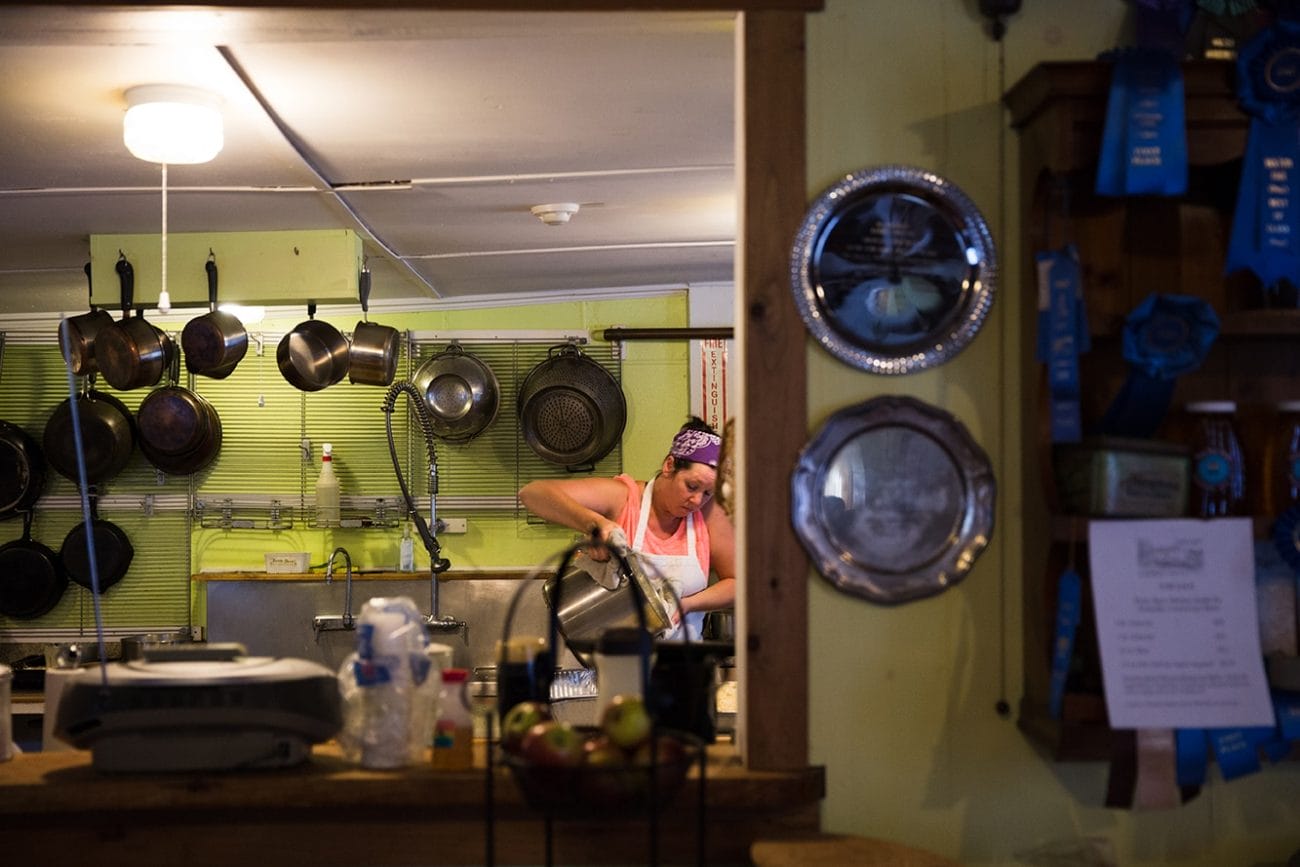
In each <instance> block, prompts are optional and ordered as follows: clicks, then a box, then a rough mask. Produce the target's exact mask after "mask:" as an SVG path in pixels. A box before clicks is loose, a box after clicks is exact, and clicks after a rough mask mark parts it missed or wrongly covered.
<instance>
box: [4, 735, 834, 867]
mask: <svg viewBox="0 0 1300 867" xmlns="http://www.w3.org/2000/svg"><path fill="white" fill-rule="evenodd" d="M476 752H477V756H476V759H477V763H478V766H477V767H476V768H475V769H474V770H472V771H463V772H449V771H435V770H433V768H432V767H431V766H430V765H428V764H421V765H417V766H412V767H409V768H404V769H399V770H391V771H375V770H368V769H365V768H361V767H358V766H357V765H355V764H352V763H350V762H348V761H347V760H345V759H344V758H343V756H342V755H341V753H340V752H339V750H338V748H337V747H336V746H335V745H333V744H325V745H318V746H317V747H316V748H315V749H314V750H313V752H312V755H311V758H310V759H309V760H308V761H307V762H305V763H304V764H302V765H299V766H296V767H293V768H285V769H277V770H264V771H240V772H223V773H175V774H103V773H100V772H98V771H96V770H95V769H94V768H93V766H92V764H91V754H90V753H89V752H86V751H79V750H73V751H61V752H48V753H27V754H20V755H18V756H16V757H15V758H14V759H13V760H11V761H9V762H6V763H0V825H5V826H8V827H10V828H24V829H25V830H24V833H22V834H18V835H16V836H13V835H10V836H9V838H8V840H7V841H6V860H10V859H11V856H12V861H13V863H24V857H23V856H27V857H28V858H30V859H34V860H32V861H31V862H30V863H71V861H70V859H72V858H81V857H85V856H86V855H87V854H88V853H93V854H94V856H95V861H96V864H114V863H122V864H132V865H139V864H141V863H158V860H157V859H160V858H163V857H166V856H167V853H175V857H167V860H176V859H179V860H180V861H181V862H182V863H185V864H187V865H193V864H208V863H211V864H217V863H222V864H230V863H239V862H238V860H236V859H247V858H249V857H253V856H255V857H257V858H258V859H259V860H260V861H262V862H264V863H277V862H278V861H279V860H280V857H279V856H280V855H284V856H285V857H294V858H297V859H299V860H308V861H310V862H311V863H313V864H335V863H338V864H343V863H349V864H352V865H356V864H361V863H367V861H366V857H367V853H370V855H371V856H373V854H374V852H375V851H376V849H375V847H376V846H377V845H379V839H382V840H387V841H397V840H403V841H406V843H405V844H403V845H401V846H396V844H393V845H384V846H383V852H384V854H383V861H384V863H386V864H387V863H391V864H407V863H412V864H414V863H426V864H432V863H482V862H483V861H484V860H485V858H484V854H485V850H484V847H485V846H486V845H488V843H487V840H488V839H489V838H491V840H492V843H491V845H492V846H493V848H494V850H495V855H494V858H498V859H500V860H499V863H540V862H541V861H542V860H544V859H543V858H542V855H541V852H540V850H539V849H538V848H537V847H538V846H542V845H545V840H546V836H545V834H544V830H545V825H546V823H545V821H544V816H543V815H541V814H539V813H538V812H536V811H534V810H533V809H532V808H530V807H529V806H528V805H527V804H526V803H525V802H524V801H523V800H522V798H521V795H520V793H519V791H518V789H517V788H516V786H515V783H514V780H513V779H512V778H511V776H510V773H509V770H508V769H507V768H504V767H496V768H494V774H493V775H492V776H491V777H490V778H489V775H488V774H487V773H486V769H485V768H486V752H485V745H484V744H483V743H482V742H480V743H479V744H477V746H476ZM707 755H708V761H707V764H706V770H705V775H704V777H705V779H704V786H703V789H702V790H701V786H700V785H699V773H698V767H693V768H692V772H691V775H690V777H689V778H688V779H687V782H686V784H685V785H684V786H683V788H682V790H681V791H680V792H679V793H678V794H677V796H676V798H675V799H674V801H673V802H672V803H671V804H670V805H667V806H665V807H664V808H663V810H662V811H661V812H660V814H659V815H658V816H657V817H656V821H657V822H658V825H656V826H655V827H656V829H657V831H658V833H659V835H660V836H661V837H662V838H663V845H664V847H665V852H666V853H667V852H680V853H684V854H683V855H682V856H681V857H685V858H686V859H687V860H694V856H692V855H690V853H691V852H693V851H694V847H695V846H697V845H699V843H700V841H701V840H703V841H704V843H705V844H706V846H707V848H708V850H709V857H708V860H709V862H710V863H747V857H748V856H747V852H748V845H749V843H750V842H752V840H754V839H760V838H772V837H780V836H783V835H792V836H797V835H800V834H805V833H808V832H809V831H810V830H816V827H817V824H818V809H819V802H820V801H821V799H822V798H823V797H824V795H825V772H824V769H823V768H820V767H809V768H803V769H799V770H794V771H768V772H762V771H750V770H747V769H745V768H743V767H742V766H741V765H740V761H739V759H738V758H737V757H736V754H735V752H734V749H733V748H732V746H731V745H730V744H717V745H713V746H711V747H709V749H708V752H707ZM701 794H703V797H701ZM489 798H490V799H491V801H490V802H489ZM489 803H490V804H491V807H492V809H491V811H489V809H488V807H489ZM706 812H707V816H708V822H707V825H705V824H704V819H703V817H704V814H705V813H706ZM489 816H490V817H491V819H492V821H491V822H490V823H489V822H488V818H489ZM553 828H554V832H555V836H554V838H553V845H554V846H555V847H556V849H555V851H556V853H557V854H556V860H557V861H558V862H559V863H575V864H576V863H583V862H586V861H595V862H600V861H604V862H605V863H609V859H610V858H611V857H613V858H614V859H615V861H616V862H618V863H623V858H622V856H619V855H617V854H614V855H611V853H617V852H619V851H621V850H620V848H619V847H632V848H630V849H628V850H627V851H629V852H644V846H645V844H646V839H645V834H646V829H647V818H646V816H645V815H644V814H643V815H639V816H627V817H617V816H616V817H613V818H612V819H611V818H610V817H601V818H600V821H594V818H587V817H583V818H579V817H566V818H564V819H557V820H556V821H555V822H554V825H553ZM258 829H260V832H259V831H258ZM488 829H490V831H489V830H488ZM663 829H669V831H668V832H665V831H664V830H663ZM245 831H247V832H248V833H249V834H255V835H256V837H257V839H258V840H259V841H260V842H258V843H257V844H256V845H254V843H253V842H251V841H252V839H253V838H252V837H247V836H245V835H244V833H243V832H245ZM485 834H487V836H485ZM376 835H378V839H377V837H376ZM420 841H423V843H421V842H420ZM434 841H441V842H440V843H439V844H438V845H433V843H434ZM15 845H16V846H17V849H16V850H13V846H15ZM406 845H409V849H408V848H406ZM181 853H184V854H181ZM628 857H629V858H631V860H632V861H633V862H636V863H641V862H644V860H645V859H644V855H643V854H642V855H636V856H632V855H629V856H628ZM672 860H676V856H674V857H673V858H672Z"/></svg>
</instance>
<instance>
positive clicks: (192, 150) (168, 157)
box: [122, 84, 224, 165]
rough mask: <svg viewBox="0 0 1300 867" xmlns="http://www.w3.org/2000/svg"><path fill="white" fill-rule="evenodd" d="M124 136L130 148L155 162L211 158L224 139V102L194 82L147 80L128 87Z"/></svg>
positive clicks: (185, 161) (141, 157)
mask: <svg viewBox="0 0 1300 867" xmlns="http://www.w3.org/2000/svg"><path fill="white" fill-rule="evenodd" d="M126 102H127V106H128V107H127V110H126V119H125V120H124V121H123V124H122V130H123V132H122V138H123V140H124V141H125V142H126V149H127V150H129V151H130V152H131V153H132V154H134V155H135V156H136V157H138V158H139V159H142V160H146V161H148V162H151V163H163V164H172V165H192V164H195V163H206V162H208V161H209V160H211V159H212V158H213V157H215V156H216V155H217V154H218V153H220V152H221V146H222V145H223V144H224V140H223V136H222V128H221V110H220V107H219V106H220V103H219V101H218V99H217V97H216V96H214V95H213V94H210V93H208V92H206V91H203V90H199V89H198V88H194V87H182V86H179V85H171V84H146V85H141V86H139V87H133V88H131V89H130V90H128V91H127V92H126Z"/></svg>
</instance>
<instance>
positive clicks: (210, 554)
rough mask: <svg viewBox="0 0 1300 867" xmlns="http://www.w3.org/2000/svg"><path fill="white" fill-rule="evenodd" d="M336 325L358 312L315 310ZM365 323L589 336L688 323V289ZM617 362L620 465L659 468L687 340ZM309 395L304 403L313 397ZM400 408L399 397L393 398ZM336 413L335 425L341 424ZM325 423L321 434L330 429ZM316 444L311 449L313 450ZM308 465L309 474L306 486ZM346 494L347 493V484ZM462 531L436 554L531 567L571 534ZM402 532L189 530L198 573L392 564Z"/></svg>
mask: <svg viewBox="0 0 1300 867" xmlns="http://www.w3.org/2000/svg"><path fill="white" fill-rule="evenodd" d="M317 318H318V319H321V320H322V321H326V322H330V323H331V324H333V325H335V326H336V327H338V328H340V329H342V330H351V328H352V327H353V326H354V325H355V323H356V321H357V315H356V313H349V314H346V315H343V316H336V317H330V316H329V315H321V316H318V317H317ZM370 318H371V321H374V322H382V323H383V324H385V325H391V326H393V327H395V328H399V329H402V330H411V331H438V332H452V331H481V330H488V329H498V330H502V331H514V330H519V329H536V330H548V329H562V330H564V331H565V332H567V333H573V334H586V335H588V336H589V337H592V338H593V339H596V338H598V337H599V332H601V331H603V330H604V329H605V328H609V327H613V326H619V325H628V324H636V325H638V326H645V327H656V326H681V325H686V324H687V321H688V320H687V297H686V293H685V291H682V292H674V293H668V294H662V295H653V296H649V297H641V298H631V299H627V300H609V301H604V300H602V301H571V302H562V303H549V304H524V305H517V306H507V307H485V308H481V309H465V310H461V309H453V310H444V311H437V310H435V311H427V312H406V313H400V312H390V311H385V312H384V313H382V314H379V313H373V311H372V315H371V317H370ZM297 321H298V320H297V319H292V320H270V319H269V320H267V321H265V322H264V323H263V324H262V326H261V327H263V328H265V329H267V330H268V331H283V330H285V329H288V328H292V327H293V325H294V324H296V322H297ZM625 346H626V353H625V356H624V358H623V360H622V366H623V382H622V385H623V392H624V394H625V396H626V398H627V406H628V418H627V427H626V429H625V431H624V435H623V466H624V469H625V471H626V472H629V473H631V474H633V475H635V476H638V477H641V476H646V475H648V474H649V473H651V472H653V471H654V470H655V468H656V467H657V466H658V462H659V461H660V460H661V459H662V456H663V454H664V453H666V452H667V449H668V443H669V441H670V440H671V439H672V435H673V433H675V432H676V430H677V428H678V427H679V426H680V425H681V423H682V422H683V421H685V419H686V416H687V414H688V412H689V396H688V390H687V379H688V351H689V344H688V343H686V342H684V341H673V342H659V341H635V342H631V341H630V342H628V343H626V344H625ZM331 389H354V390H356V389H360V390H362V392H366V391H369V392H372V393H373V395H374V398H375V401H376V403H378V401H379V399H380V398H381V397H382V395H383V390H382V389H379V388H374V387H367V386H353V385H349V384H347V382H346V380H345V381H344V383H341V384H340V385H337V386H331ZM311 399H312V398H311V396H309V397H308V401H309V402H310V401H311ZM399 406H400V404H399ZM381 419H382V416H378V417H377V418H372V419H371V420H370V421H369V422H368V423H370V424H372V425H373V436H374V447H375V448H376V449H380V450H382V452H383V454H384V455H386V454H387V445H386V439H385V431H384V427H383V422H382V420H381ZM346 423H348V422H347V420H343V419H341V420H340V421H339V424H340V425H342V424H346ZM330 427H331V425H330V424H324V425H323V429H322V432H321V438H322V439H323V438H324V437H327V436H328V435H329V428H330ZM318 455H319V452H318V451H317V456H318ZM314 473H315V467H313V468H312V470H311V475H309V478H308V486H309V490H308V493H309V496H310V486H311V484H312V483H313V481H314V478H315V475H314ZM407 482H408V485H410V487H411V490H412V493H413V494H414V495H416V496H421V495H423V494H425V493H426V492H427V487H426V485H425V484H424V480H423V479H408V480H407ZM344 493H345V494H346V493H348V492H347V491H346V490H345V491H344ZM468 526H469V530H468V532H467V533H465V534H463V535H461V534H455V535H444V536H443V537H441V538H440V540H439V541H440V542H441V543H442V545H443V549H444V550H443V556H445V557H447V558H448V559H450V560H451V561H452V566H453V568H454V569H456V570H458V571H459V570H462V569H492V568H506V567H514V568H519V567H531V566H535V565H538V564H540V563H542V562H544V561H545V560H547V559H548V558H549V557H551V556H552V555H554V554H555V553H556V552H558V551H559V550H561V549H562V548H563V547H564V546H565V545H566V544H567V543H568V541H569V540H570V539H571V538H572V536H573V534H572V533H571V532H569V531H566V530H563V529H560V528H556V527H554V526H551V525H545V524H538V523H535V522H533V523H529V522H527V521H526V520H522V519H517V518H516V517H515V516H514V515H511V514H503V515H488V516H484V517H480V516H471V517H469V519H468ZM400 538H401V534H400V532H399V531H396V530H394V531H377V530H346V529H344V530H340V529H334V530H305V529H302V528H299V527H295V528H294V529H292V530H286V531H273V530H221V529H198V530H196V531H195V532H194V534H193V556H194V569H195V571H212V570H219V569H239V568H256V569H260V568H262V565H263V553H264V552H266V551H307V552H309V553H310V554H311V555H312V562H313V563H320V562H323V561H324V559H325V557H326V556H327V555H328V553H329V552H330V551H331V550H333V548H334V547H335V546H337V545H343V546H344V547H346V548H347V549H348V551H349V552H350V553H351V554H352V557H353V561H354V564H356V566H357V567H358V568H391V567H393V566H394V565H395V564H396V563H397V551H398V543H399V540H400ZM416 549H417V550H416V565H417V568H427V565H428V558H427V556H426V555H425V552H424V551H423V550H422V549H421V548H420V546H419V545H418V544H417V546H416Z"/></svg>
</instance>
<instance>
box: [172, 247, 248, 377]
mask: <svg viewBox="0 0 1300 867" xmlns="http://www.w3.org/2000/svg"><path fill="white" fill-rule="evenodd" d="M204 268H205V270H206V271H207V272H208V312H207V313H204V314H203V315H202V316H199V317H196V318H194V319H191V320H190V321H189V322H187V323H185V328H184V329H183V330H182V331H181V349H182V350H184V352H185V369H186V370H188V371H189V372H190V373H193V374H196V375H198V376H206V377H209V378H211V379H225V378H226V377H227V376H230V374H232V373H234V372H235V366H236V365H238V364H239V362H240V361H241V360H242V359H243V357H244V353H246V352H248V332H247V331H245V330H244V324H243V323H242V322H240V321H239V317H237V316H235V315H234V314H231V313H227V312H226V311H224V310H218V309H217V263H216V256H215V254H209V256H208V261H207V263H206V264H205V265H204Z"/></svg>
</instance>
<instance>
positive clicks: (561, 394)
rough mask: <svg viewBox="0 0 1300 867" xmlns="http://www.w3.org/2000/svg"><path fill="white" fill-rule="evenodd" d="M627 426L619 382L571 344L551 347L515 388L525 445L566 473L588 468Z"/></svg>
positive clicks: (607, 452)
mask: <svg viewBox="0 0 1300 867" xmlns="http://www.w3.org/2000/svg"><path fill="white" fill-rule="evenodd" d="M626 424H627V401H626V400H625V399H624V397H623V389H622V388H620V387H619V384H618V381H617V380H616V379H614V375H613V374H611V373H610V372H609V371H608V370H606V369H605V368H604V367H602V366H601V365H600V363H599V362H597V361H595V360H593V359H591V358H588V357H587V356H586V355H584V354H583V352H582V350H580V349H579V348H578V347H577V345H576V344H574V343H563V344H560V345H558V346H552V347H551V348H550V350H549V351H548V352H547V358H546V360H545V361H543V362H541V363H540V364H538V365H537V366H536V367H534V368H533V369H532V371H530V372H529V374H528V376H527V377H526V378H525V379H524V382H523V385H521V386H520V387H519V425H520V427H521V428H522V430H523V436H524V442H526V443H528V447H529V448H531V449H532V450H533V451H534V452H536V453H537V455H538V456H539V457H541V458H542V459H543V460H547V461H550V462H551V463H554V464H560V465H561V466H563V467H565V468H566V469H569V470H573V471H577V470H583V469H590V468H591V467H592V466H593V465H594V464H595V463H596V461H598V460H600V459H601V458H603V457H605V455H607V454H609V453H610V452H611V451H613V449H614V446H616V445H618V441H619V439H620V438H621V437H622V436H623V427H624V425H626Z"/></svg>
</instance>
